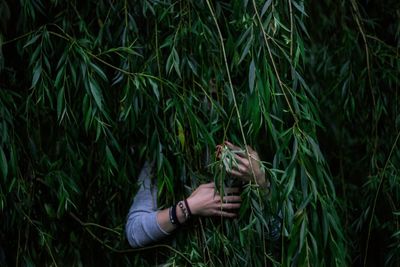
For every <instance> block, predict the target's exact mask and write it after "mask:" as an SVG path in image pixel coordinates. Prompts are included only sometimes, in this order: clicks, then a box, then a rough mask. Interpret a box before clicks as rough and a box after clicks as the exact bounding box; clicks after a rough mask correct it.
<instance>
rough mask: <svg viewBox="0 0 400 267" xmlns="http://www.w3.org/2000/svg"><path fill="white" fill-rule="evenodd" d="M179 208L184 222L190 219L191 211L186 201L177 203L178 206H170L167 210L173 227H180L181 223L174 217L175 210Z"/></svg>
mask: <svg viewBox="0 0 400 267" xmlns="http://www.w3.org/2000/svg"><path fill="white" fill-rule="evenodd" d="M177 207H179V208H180V209H181V210H182V213H183V215H184V216H185V222H187V221H188V220H189V219H190V217H192V211H191V210H190V208H189V204H188V202H187V200H186V199H185V200H183V201H179V202H178V204H176V205H172V206H171V207H170V208H169V220H170V222H171V223H172V224H173V225H177V226H180V225H181V223H180V222H179V220H178V216H177V215H176V208H177Z"/></svg>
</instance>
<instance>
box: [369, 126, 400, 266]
mask: <svg viewBox="0 0 400 267" xmlns="http://www.w3.org/2000/svg"><path fill="white" fill-rule="evenodd" d="M399 137H400V131H399V132H398V134H397V136H396V140H395V141H394V144H393V146H392V149H391V150H390V153H389V156H388V158H387V160H386V163H385V167H383V169H382V171H381V175H380V176H381V179H380V181H379V186H378V189H377V190H376V193H375V198H374V204H373V206H372V212H371V218H370V220H369V225H368V234H367V241H366V246H365V256H364V266H367V259H368V247H369V239H370V237H371V228H372V221H373V219H374V213H375V208H376V203H377V200H378V195H379V192H380V190H381V187H382V184H383V179H384V178H385V176H384V175H385V171H386V168H387V166H388V165H389V161H390V158H391V157H392V154H393V151H394V149H395V147H396V146H397V141H398V140H399Z"/></svg>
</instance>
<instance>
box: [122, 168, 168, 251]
mask: <svg viewBox="0 0 400 267" xmlns="http://www.w3.org/2000/svg"><path fill="white" fill-rule="evenodd" d="M151 172H152V164H150V163H149V162H146V163H145V164H144V166H143V168H142V170H141V172H140V175H139V179H138V183H139V190H138V192H137V193H136V196H135V198H134V200H133V203H132V205H131V208H130V210H129V213H128V218H127V222H126V226H125V232H126V236H127V239H128V241H129V244H130V245H131V246H132V247H134V248H137V247H143V246H146V245H148V244H150V243H154V242H156V241H159V240H160V239H162V238H164V237H166V236H168V235H169V233H167V232H165V231H164V230H163V229H161V227H160V225H159V224H158V222H157V186H156V185H152V184H151Z"/></svg>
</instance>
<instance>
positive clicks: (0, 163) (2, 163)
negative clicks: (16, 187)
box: [0, 147, 8, 180]
mask: <svg viewBox="0 0 400 267" xmlns="http://www.w3.org/2000/svg"><path fill="white" fill-rule="evenodd" d="M0 168H1V174H2V176H3V179H4V180H6V178H7V175H8V163H7V158H6V155H5V154H4V151H3V148H2V147H0Z"/></svg>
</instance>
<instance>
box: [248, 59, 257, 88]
mask: <svg viewBox="0 0 400 267" xmlns="http://www.w3.org/2000/svg"><path fill="white" fill-rule="evenodd" d="M255 79H256V67H255V63H254V59H253V60H252V61H251V63H250V66H249V89H250V93H253V90H254V84H255Z"/></svg>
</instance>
